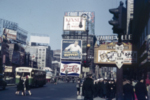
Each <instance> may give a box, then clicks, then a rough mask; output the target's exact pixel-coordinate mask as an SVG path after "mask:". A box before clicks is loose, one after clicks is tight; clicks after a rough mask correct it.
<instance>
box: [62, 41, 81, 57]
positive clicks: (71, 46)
mask: <svg viewBox="0 0 150 100" xmlns="http://www.w3.org/2000/svg"><path fill="white" fill-rule="evenodd" d="M61 59H76V60H77V59H78V60H80V59H82V41H81V40H77V39H64V40H62V48H61Z"/></svg>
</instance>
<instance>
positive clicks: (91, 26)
mask: <svg viewBox="0 0 150 100" xmlns="http://www.w3.org/2000/svg"><path fill="white" fill-rule="evenodd" d="M82 14H86V15H87V16H88V17H89V18H88V19H87V20H88V25H89V26H88V27H89V33H90V34H95V12H93V11H72V12H65V14H64V15H65V16H79V17H81V15H82ZM87 16H85V17H87Z"/></svg>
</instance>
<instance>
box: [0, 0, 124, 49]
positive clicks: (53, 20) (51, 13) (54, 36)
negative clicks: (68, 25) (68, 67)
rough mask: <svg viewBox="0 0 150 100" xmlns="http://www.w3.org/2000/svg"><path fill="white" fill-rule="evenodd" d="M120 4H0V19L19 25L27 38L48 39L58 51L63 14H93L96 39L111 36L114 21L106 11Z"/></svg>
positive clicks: (69, 0)
mask: <svg viewBox="0 0 150 100" xmlns="http://www.w3.org/2000/svg"><path fill="white" fill-rule="evenodd" d="M120 1H121V0H0V18H2V19H6V20H9V21H12V22H16V23H18V25H19V27H21V28H23V29H24V30H26V31H28V34H29V35H30V34H31V33H37V34H47V35H49V36H50V46H51V49H52V50H56V49H61V39H62V34H63V17H64V12H66V11H94V12H95V35H113V32H112V26H111V25H109V23H108V21H109V20H111V19H112V17H113V15H112V14H110V13H109V9H111V8H117V7H118V6H119V2H120ZM122 1H123V2H125V0H122ZM124 6H126V5H125V4H124ZM29 35H28V36H29Z"/></svg>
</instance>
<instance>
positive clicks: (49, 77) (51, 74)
mask: <svg viewBox="0 0 150 100" xmlns="http://www.w3.org/2000/svg"><path fill="white" fill-rule="evenodd" d="M52 78H53V73H52V72H50V71H46V80H47V82H50V81H51V79H52Z"/></svg>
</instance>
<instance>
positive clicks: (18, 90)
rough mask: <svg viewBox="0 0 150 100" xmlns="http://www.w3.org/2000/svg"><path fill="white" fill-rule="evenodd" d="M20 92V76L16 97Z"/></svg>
mask: <svg viewBox="0 0 150 100" xmlns="http://www.w3.org/2000/svg"><path fill="white" fill-rule="evenodd" d="M20 91H21V76H20V79H19V83H18V84H17V91H16V93H15V94H16V95H19V92H20Z"/></svg>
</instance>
